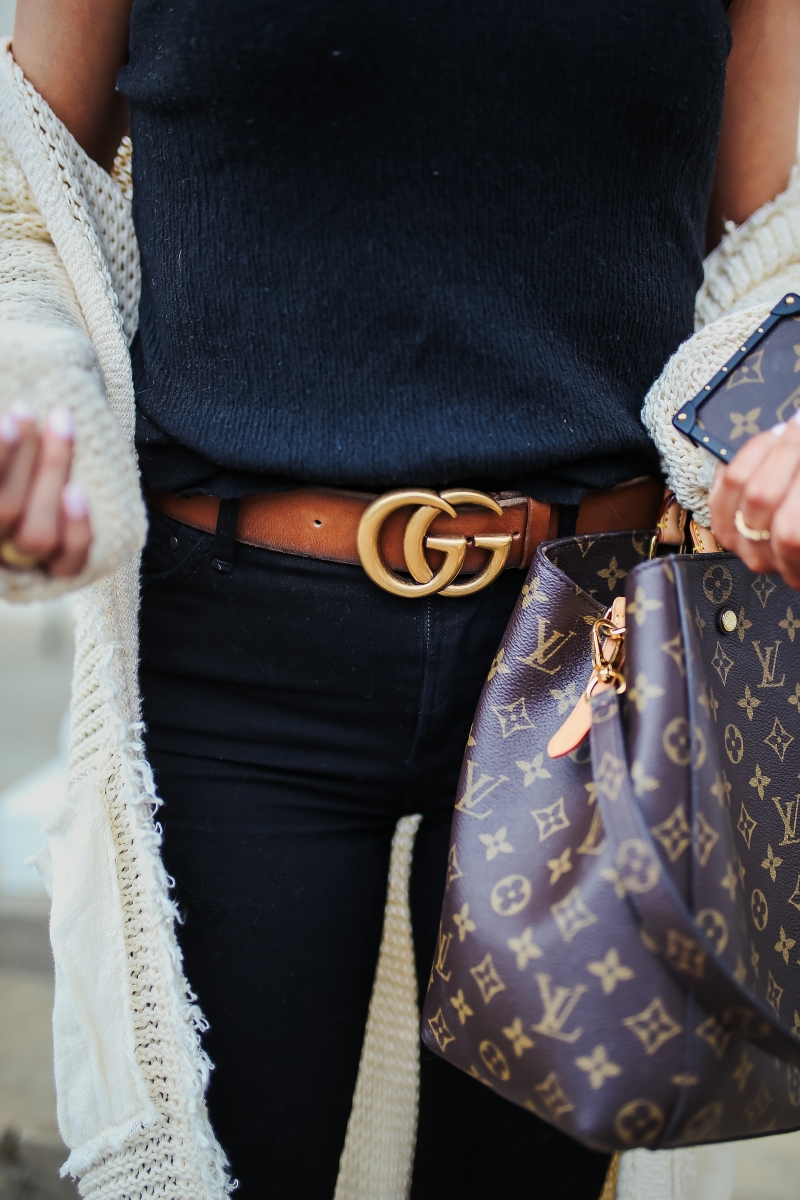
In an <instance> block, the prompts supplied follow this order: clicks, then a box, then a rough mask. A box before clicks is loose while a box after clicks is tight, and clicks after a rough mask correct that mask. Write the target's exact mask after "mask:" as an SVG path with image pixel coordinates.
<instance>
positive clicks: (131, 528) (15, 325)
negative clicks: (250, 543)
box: [0, 126, 146, 601]
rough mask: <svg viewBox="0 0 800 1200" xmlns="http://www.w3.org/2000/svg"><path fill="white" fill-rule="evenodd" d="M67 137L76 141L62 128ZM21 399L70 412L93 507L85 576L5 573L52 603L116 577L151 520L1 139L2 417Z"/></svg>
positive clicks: (7, 590) (84, 339)
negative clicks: (67, 593) (57, 597)
mask: <svg viewBox="0 0 800 1200" xmlns="http://www.w3.org/2000/svg"><path fill="white" fill-rule="evenodd" d="M62 134H63V135H66V136H67V137H68V136H69V135H68V134H67V133H66V130H64V129H63V126H62ZM99 170H100V169H99V168H96V172H99ZM107 178H108V177H106V179H107ZM108 182H109V185H110V184H111V181H110V180H109V181H108ZM114 186H116V185H114ZM119 321H120V325H122V324H123V318H122V316H120V318H119ZM16 402H24V403H25V404H27V405H28V406H29V407H30V408H32V409H33V410H34V412H35V413H36V415H37V418H38V419H39V421H40V422H41V421H42V420H43V419H44V418H45V417H46V415H47V414H48V413H49V412H50V410H51V409H52V408H54V407H55V406H56V405H63V406H66V407H67V408H69V409H70V410H71V411H72V413H73V415H74V418H75V431H76V432H75V453H74V462H73V471H72V477H73V479H74V480H75V481H76V482H77V483H79V484H81V485H82V486H83V488H84V490H85V492H86V494H87V497H88V502H89V514H90V519H91V524H92V534H93V540H92V547H91V551H90V554H89V560H88V563H87V565H86V567H85V569H84V570H83V572H82V573H81V574H80V576H78V577H76V578H74V579H69V580H63V579H59V580H53V579H49V578H48V576H47V575H46V573H45V572H44V571H41V570H33V571H24V572H20V571H12V570H8V569H4V568H0V595H2V596H4V597H5V598H6V599H8V600H15V601H24V600H32V599H47V598H50V597H53V596H55V595H58V594H59V593H61V592H64V591H68V590H71V589H75V588H79V587H82V586H84V585H85V584H87V583H90V582H92V581H93V580H96V579H98V578H100V577H102V576H104V575H107V574H110V573H111V572H113V571H114V570H115V569H116V568H117V567H118V566H119V565H120V564H121V563H123V562H124V561H125V560H126V559H128V558H130V557H132V556H133V555H135V554H136V553H137V551H138V550H139V549H140V547H141V545H142V543H143V541H144V536H145V530H146V521H145V514H144V506H143V503H142V498H141V493H140V489H139V481H138V471H137V467H136V463H135V458H134V454H133V448H132V444H131V431H130V430H128V431H123V429H122V428H121V427H120V423H119V421H118V419H117V417H116V416H115V415H114V414H113V413H112V412H111V410H110V408H109V404H108V400H107V395H106V386H105V381H104V376H103V372H102V370H101V366H100V362H99V359H98V354H97V351H96V349H95V346H94V345H93V342H92V340H91V339H90V337H89V334H88V331H87V324H86V320H85V316H84V313H83V311H82V309H81V305H80V303H79V301H78V298H77V295H76V292H75V288H74V287H73V284H72V282H71V280H70V277H69V275H68V274H67V271H66V269H65V267H64V264H63V261H62V259H61V256H60V254H59V252H58V250H57V249H56V247H55V245H54V243H53V239H52V237H51V234H50V232H49V231H48V228H47V225H46V224H45V221H44V218H43V217H42V215H41V213H40V211H39V208H38V206H37V204H36V201H35V199H34V195H33V192H32V189H31V187H30V185H29V183H28V180H27V179H26V177H25V174H24V173H23V171H22V168H21V167H20V164H19V162H18V160H17V158H16V156H15V155H14V153H13V152H12V150H11V147H10V145H9V143H8V141H7V140H6V138H5V137H3V136H2V135H0V411H5V410H6V409H8V408H10V407H11V406H12V405H13V404H14V403H16Z"/></svg>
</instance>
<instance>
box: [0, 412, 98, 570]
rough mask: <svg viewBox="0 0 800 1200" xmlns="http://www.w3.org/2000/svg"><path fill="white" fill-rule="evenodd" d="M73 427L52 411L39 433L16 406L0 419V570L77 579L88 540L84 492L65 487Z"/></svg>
mask: <svg viewBox="0 0 800 1200" xmlns="http://www.w3.org/2000/svg"><path fill="white" fill-rule="evenodd" d="M73 430H74V423H73V419H72V413H71V412H70V411H69V409H67V408H55V409H53V411H52V412H51V413H50V416H49V417H48V420H47V422H46V424H45V426H44V429H43V430H42V431H41V432H39V430H38V429H37V427H36V420H35V417H34V415H33V413H32V412H30V411H29V410H28V409H27V408H25V407H24V406H22V405H17V406H16V407H15V408H12V409H11V411H10V412H8V413H5V414H4V415H3V416H2V417H0V566H5V567H11V568H12V569H16V570H31V569H33V568H36V567H39V568H41V569H42V570H44V571H45V572H46V573H47V574H48V575H50V576H51V577H53V578H64V577H69V576H73V575H77V574H79V572H80V571H81V570H82V569H83V567H84V565H85V563H86V558H87V556H88V553H89V546H90V544H91V540H92V534H91V527H90V524H89V510H88V506H87V503H86V496H85V494H84V492H83V489H82V488H80V487H79V486H78V484H76V483H71V482H69V474H70V467H71V465H72V440H73Z"/></svg>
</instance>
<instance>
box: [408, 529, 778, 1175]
mask: <svg viewBox="0 0 800 1200" xmlns="http://www.w3.org/2000/svg"><path fill="white" fill-rule="evenodd" d="M648 548H649V537H648V535H647V534H644V533H643V534H639V535H637V534H634V535H630V534H626V535H622V534H607V535H600V536H598V537H594V538H573V539H565V540H562V541H558V542H552V543H549V544H546V545H544V546H542V547H540V549H539V551H538V552H537V555H536V558H535V560H534V563H533V565H532V567H531V571H530V574H529V576H528V580H527V583H526V585H525V587H524V589H523V594H522V596H521V599H520V602H519V604H518V605H517V609H516V611H515V614H514V617H513V618H512V621H511V623H510V625H509V627H508V630H507V632H506V635H505V638H504V641H503V644H502V645H501V647H500V649H499V651H498V653H497V656H496V658H495V660H494V663H493V664H492V668H491V671H490V674H489V678H488V680H487V683H486V686H485V688H484V692H483V695H482V698H481V702H480V705H479V707H478V711H477V714H476V717H475V723H474V726H473V729H472V733H471V735H470V739H469V744H468V747H467V751H466V755H465V759H464V767H463V771H462V776H461V782H460V787H459V793H458V799H457V803H456V806H455V814H454V821H453V833H452V843H451V850H450V857H449V864H448V872H447V883H446V886H447V890H446V895H445V901H444V907H443V910H442V919H441V926H440V931H439V938H438V945H437V951H436V957H435V960H434V963H433V966H432V969H431V976H430V985H429V988H428V993H427V996H426V999H425V1004H424V1013H423V1038H424V1040H425V1042H426V1044H427V1045H428V1046H429V1047H430V1048H431V1049H432V1050H434V1051H435V1052H437V1053H438V1054H440V1055H442V1056H443V1057H444V1058H445V1059H447V1060H448V1061H450V1062H451V1063H453V1064H455V1066H457V1067H460V1068H461V1069H462V1070H463V1071H466V1072H468V1073H469V1074H471V1075H473V1076H474V1077H475V1078H476V1080H480V1081H481V1082H482V1083H484V1084H486V1085H488V1086H490V1087H492V1088H494V1089H495V1090H496V1091H497V1092H498V1093H499V1094H501V1095H503V1096H505V1097H507V1098H508V1099H509V1100H512V1101H513V1102H514V1103H516V1104H519V1105H522V1106H524V1107H526V1108H528V1109H529V1110H530V1111H531V1112H533V1113H535V1114H537V1115H538V1116H540V1117H542V1118H544V1119H545V1120H547V1121H550V1122H551V1123H552V1124H554V1125H556V1126H558V1127H559V1128H560V1129H562V1130H564V1131H565V1132H566V1133H568V1134H571V1135H572V1136H574V1137H576V1138H578V1139H579V1140H580V1141H582V1142H584V1143H586V1144H587V1145H590V1146H593V1147H596V1148H599V1149H603V1150H607V1151H616V1150H627V1149H630V1148H631V1147H634V1146H648V1147H652V1148H655V1147H673V1146H682V1145H687V1144H692V1143H698V1142H710V1141H716V1140H723V1139H725V1140H727V1139H733V1138H741V1137H750V1136H753V1135H758V1134H764V1133H768V1132H776V1131H782V1130H789V1129H796V1128H800V821H798V815H799V814H800V782H799V777H800V774H799V773H800V636H798V633H800V596H798V594H797V593H796V592H794V591H792V590H791V589H790V588H789V587H788V586H787V585H786V584H784V583H783V582H782V581H781V580H780V579H779V578H777V577H772V576H765V575H759V576H755V575H753V574H751V573H750V572H749V571H748V570H747V568H746V567H745V566H744V565H743V563H742V562H741V561H740V560H739V559H738V558H736V557H735V556H733V555H730V554H725V553H713V554H705V553H698V554H693V555H692V554H682V555H674V556H672V557H669V558H653V559H652V560H649V559H648ZM615 599H616V600H617V603H616V604H613V602H614V601H615ZM623 599H624V603H623ZM612 605H613V608H612ZM623 611H624V612H625V618H624V621H623V620H622V619H621V613H622V612H623ZM593 648H594V657H593ZM590 681H591V686H590V688H589V692H590V720H591V731H590V734H589V736H588V737H584V738H583V739H582V740H580V739H581V737H582V730H581V729H580V728H579V726H580V722H581V719H582V718H581V716H580V710H579V709H577V706H578V705H579V704H585V703H586V702H585V701H582V700H581V696H582V695H585V692H586V688H587V683H588V682H590ZM625 687H626V690H625V691H624V694H621V693H622V691H623V689H624V688H625ZM573 710H576V711H577V716H576V717H574V718H572V725H571V726H565V725H564V722H565V720H567V719H568V718H570V715H571V713H572V711H573ZM586 724H587V728H588V724H589V722H588V721H587V723H586ZM572 726H574V728H573V727H572ZM562 727H563V728H564V729H565V730H566V731H567V733H569V737H567V741H566V744H559V741H558V739H556V740H555V742H553V743H552V744H551V750H552V751H553V752H554V753H556V754H557V755H558V756H557V757H552V756H551V755H550V754H549V753H548V744H550V743H551V739H553V737H554V735H555V734H557V733H559V731H560V730H562ZM575 730H577V733H576V732H575ZM573 735H574V736H573ZM561 742H562V743H563V742H564V735H562V737H561ZM565 751H568V752H565Z"/></svg>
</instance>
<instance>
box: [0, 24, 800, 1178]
mask: <svg viewBox="0 0 800 1200" xmlns="http://www.w3.org/2000/svg"><path fill="white" fill-rule="evenodd" d="M791 288H795V289H798V290H800V185H798V183H797V181H796V180H795V179H793V181H792V184H791V185H790V187H789V189H788V190H787V192H785V193H784V194H783V195H782V196H780V197H778V199H777V200H776V201H775V202H774V203H773V204H771V205H767V206H765V207H764V209H762V210H760V211H759V212H758V213H756V214H755V216H754V217H752V218H751V219H750V221H748V222H747V223H746V225H744V226H742V227H741V228H740V229H737V230H734V229H731V230H730V231H729V233H728V235H727V236H726V239H725V241H724V242H723V244H722V246H721V247H720V248H719V249H718V250H717V251H716V252H715V254H714V255H713V256H712V257H711V259H710V260H709V262H708V264H707V276H706V282H705V284H704V286H703V289H702V290H701V293H700V295H699V297H698V328H699V332H698V333H697V334H696V335H695V336H694V337H693V338H691V339H690V340H689V341H688V342H687V343H686V344H685V345H684V346H683V347H681V348H680V350H679V351H678V352H677V353H676V354H675V355H674V357H673V358H672V359H671V360H670V362H669V363H668V364H667V367H666V368H665V370H664V372H663V374H662V376H661V377H660V379H659V380H658V381H657V382H656V383H655V384H654V385H653V388H652V389H651V392H650V393H649V395H648V397H647V401H646V404H645V410H644V416H645V420H646V423H647V425H648V428H649V429H650V432H651V434H652V435H653V437H654V439H655V441H656V443H657V445H658V446H659V449H660V450H661V452H662V454H663V455H664V461H665V470H666V471H667V473H668V476H669V478H670V481H671V483H672V484H673V486H674V487H675V490H676V492H677V494H678V497H679V499H680V500H681V502H682V503H684V504H685V505H686V506H687V507H690V508H693V509H694V510H695V512H696V515H697V516H698V518H699V519H700V520H701V521H703V523H707V522H708V510H707V491H708V486H709V483H710V479H711V472H712V467H713V462H712V461H711V460H710V458H709V456H708V455H706V454H704V452H702V451H700V450H698V449H696V448H695V447H693V446H690V445H689V444H688V442H686V441H685V439H682V438H680V436H679V435H678V434H676V433H675V431H674V430H673V429H672V426H671V423H670V422H671V417H672V415H673V414H674V412H675V411H676V410H677V408H678V407H680V405H681V404H683V402H684V401H685V400H686V399H687V398H688V397H689V396H690V395H692V394H694V392H695V391H696V390H697V387H699V386H700V385H701V384H702V383H703V381H704V380H705V379H707V378H708V377H709V376H710V375H711V374H713V373H714V372H715V371H716V370H717V369H718V367H719V366H720V365H721V364H722V363H723V362H724V361H725V359H726V358H727V357H728V356H729V355H730V354H731V353H732V352H733V350H734V349H735V348H736V346H737V345H738V344H739V342H740V340H741V338H742V336H743V335H744V334H747V333H749V332H750V331H751V330H752V328H753V327H754V326H755V325H756V324H757V323H758V321H760V320H761V319H762V317H763V316H764V315H765V314H766V312H767V311H768V309H769V307H770V306H771V305H772V304H773V303H774V302H775V301H776V300H777V299H778V298H779V297H780V296H781V295H782V294H783V293H784V292H785V291H787V290H790V289H791ZM138 298H139V265H138V253H137V246H136V236H135V232H134V228H133V222H132V217H131V206H130V183H129V175H128V174H127V173H126V169H125V163H124V159H123V160H119V161H118V167H117V169H116V170H115V176H114V178H111V177H109V176H108V175H106V173H105V172H103V171H102V170H101V169H100V168H99V167H98V166H97V165H96V164H95V163H93V162H92V161H91V160H89V159H88V158H87V157H86V155H85V154H84V153H83V151H82V150H81V149H80V147H78V145H77V144H76V143H75V141H74V139H73V138H72V137H71V135H70V134H69V133H68V131H67V130H66V129H65V128H64V126H63V125H62V124H61V123H60V122H59V121H58V119H57V118H56V117H55V116H54V114H53V113H52V111H51V110H50V109H49V107H48V106H47V104H46V103H45V102H44V101H43V100H42V98H41V97H40V96H39V95H38V94H37V93H36V91H35V90H34V89H33V88H32V87H31V85H30V84H29V83H28V82H27V81H26V80H25V78H24V76H23V75H22V73H21V71H20V70H19V68H18V67H17V66H16V65H15V63H14V61H13V58H12V56H11V52H10V49H9V45H8V43H6V44H5V46H4V47H2V48H0V381H1V382H2V387H0V408H6V407H9V406H10V405H11V404H12V403H14V402H15V401H17V400H20V399H24V400H25V402H26V403H27V404H29V405H31V406H32V407H33V408H34V409H35V410H36V412H37V415H38V416H39V417H40V418H42V417H44V416H45V415H46V413H47V412H48V411H49V410H50V409H51V408H52V407H53V406H54V405H55V404H59V403H60V404H66V405H68V406H69V407H70V408H71V409H72V411H73V412H74V415H75V421H76V442H75V460H74V476H75V478H76V479H77V480H78V482H80V483H81V484H82V485H83V486H84V488H85V489H86V492H87V495H88V497H89V506H90V512H91V519H92V527H93V533H94V542H93V547H92V551H91V555H90V560H89V563H88V565H87V567H86V569H85V570H84V572H83V574H82V576H81V577H80V578H79V579H77V580H71V581H64V580H59V581H54V580H49V579H47V577H46V576H44V575H43V574H41V573H39V572H37V571H32V572H10V571H7V570H0V593H1V594H3V595H4V596H5V597H6V598H7V599H9V600H13V601H25V600H30V599H43V598H47V597H52V596H55V595H57V594H58V593H60V592H63V591H65V590H67V589H68V588H79V589H80V593H79V598H78V602H77V629H76V661H75V672H74V687H73V699H72V710H71V721H70V753H69V782H68V791H67V796H66V798H65V800H64V802H63V803H62V804H61V805H60V806H59V807H58V809H57V810H56V811H55V812H53V813H52V814H51V815H50V817H49V820H48V823H47V826H46V829H45V833H46V835H47V841H46V845H45V847H44V848H43V850H42V852H41V854H40V856H39V865H40V867H41V869H42V873H43V875H44V876H45V878H46V880H47V881H48V886H49V888H50V889H51V893H52V912H51V938H52V945H53V955H54V960H55V970H56V997H55V1011H54V1020H53V1026H54V1053H55V1074H56V1082H57V1089H58V1118H59V1127H60V1129H61V1133H62V1136H63V1138H64V1140H65V1142H66V1144H67V1146H68V1147H69V1151H70V1154H69V1158H68V1160H67V1163H66V1164H65V1170H66V1171H67V1172H70V1173H72V1174H73V1175H75V1176H77V1177H78V1178H79V1188H80V1191H81V1194H82V1195H83V1196H86V1197H93V1198H96V1200H144V1198H145V1197H164V1198H165V1200H166V1198H169V1200H172V1198H175V1200H223V1197H225V1196H226V1195H227V1194H228V1193H229V1191H230V1190H231V1183H230V1181H229V1178H228V1174H227V1170H226V1163H225V1157H224V1154H223V1152H222V1149H221V1148H220V1146H219V1144H218V1143H217V1141H216V1139H215V1136H214V1133H213V1130H212V1129H211V1127H210V1124H209V1121H208V1116H207V1113H206V1107H205V1101H204V1091H205V1085H206V1082H207V1078H208V1071H209V1068H210V1064H209V1062H208V1060H207V1058H206V1056H205V1054H204V1052H203V1050H202V1047H201V1044H200V1034H201V1032H202V1029H203V1018H202V1014H201V1012H200V1010H199V1008H198V1007H197V1005H196V1004H195V998H194V996H193V994H192V992H191V989H190V987H189V985H188V984H187V981H186V980H185V978H184V975H183V970H182V963H181V955H180V950H179V948H178V944H177V941H176V938H175V920H176V913H175V909H174V906H173V903H172V901H171V899H170V895H169V881H168V879H167V877H166V874H165V871H164V868H163V866H162V863H161V859H160V853H159V846H160V837H159V829H158V825H157V823H156V820H155V813H156V810H157V807H158V800H157V797H156V795H155V790H154V787H153V781H152V776H151V772H150V770H149V767H148V765H147V762H146V760H145V758H144V754H143V749H142V744H141V737H140V734H141V725H140V711H139V696H138V684H137V609H138V555H139V551H140V550H141V546H142V544H143V541H144V537H145V531H146V519H145V512H144V506H143V502H142V498H141V494H140V490H139V484H138V474H137V469H136V463H135V456H134V451H133V424H134V396H133V384H132V379H131V369H130V358H129V354H128V347H129V345H130V341H131V339H132V337H133V335H134V333H135V331H136V322H137V306H138ZM706 322H711V323H710V324H706ZM417 823H418V818H416V817H409V818H404V819H403V820H402V821H400V823H399V825H398V827H397V833H396V835H395V839H394V847H393V854H392V862H391V868H390V875H389V882H388V891H387V906H386V915H385V919H384V936H383V941H382V945H381V951H380V956H379V962H378V967H377V972H376V977H375V984H374V989H373V996H372V1002H371V1005H370V1014H369V1019H368V1024H367V1030H366V1036H365V1041H364V1047H363V1051H362V1059H361V1067H360V1071H359V1078H358V1083H357V1085H356V1092H355V1097H354V1105H353V1111H352V1114H351V1118H350V1123H349V1126H348V1132H347V1139H346V1144H345V1148H344V1151H343V1154H342V1160H341V1165H340V1172H339V1179H338V1183H337V1187H336V1193H335V1200H404V1197H405V1196H406V1195H407V1193H408V1186H409V1178H410V1167H411V1162H412V1159H413V1147H414V1135H415V1126H416V1099H417V1054H418V1050H417V1046H418V1022H419V1015H418V1009H417V998H416V985H415V976H414V963H413V951H412V944H411V931H410V919H409V911H408V899H407V891H408V875H409V868H410V861H411V854H412V849H413V839H414V833H415V831H416V826H417ZM309 1149H310V1152H313V1147H310V1148H309ZM726 1155H727V1151H726V1149H725V1148H724V1147H723V1148H721V1149H720V1148H714V1149H711V1150H706V1151H703V1152H702V1153H700V1152H696V1151H693V1150H681V1151H675V1152H656V1153H651V1152H648V1151H634V1152H631V1153H630V1154H627V1155H625V1156H624V1159H623V1164H622V1168H621V1171H620V1175H619V1182H618V1185H617V1195H618V1196H619V1200H693V1198H694V1197H698V1198H699V1197H700V1196H702V1197H703V1200H712V1198H718V1200H727V1196H728V1195H729V1190H730V1189H729V1188H728V1187H727V1184H726V1183H725V1180H726V1179H730V1170H729V1169H728V1168H726V1166H725V1163H726V1161H727V1159H726ZM531 1167H532V1172H533V1173H535V1169H536V1168H535V1163H532V1164H531ZM726 1188H727V1191H726ZM607 1190H608V1189H607ZM613 1190H614V1189H613V1188H611V1189H610V1190H609V1198H610V1200H611V1197H612V1194H613ZM276 1200H284V1198H282V1197H280V1198H276Z"/></svg>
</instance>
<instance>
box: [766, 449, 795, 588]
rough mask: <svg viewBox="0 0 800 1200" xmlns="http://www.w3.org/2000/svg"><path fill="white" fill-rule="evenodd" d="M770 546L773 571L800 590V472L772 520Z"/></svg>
mask: <svg viewBox="0 0 800 1200" xmlns="http://www.w3.org/2000/svg"><path fill="white" fill-rule="evenodd" d="M771 530H772V536H771V538H770V544H771V546H772V553H773V556H774V558H775V569H776V570H778V571H780V573H781V575H782V576H783V578H784V579H785V580H786V582H787V583H788V584H790V585H791V586H792V587H793V588H796V589H798V590H800V472H798V473H797V474H796V475H795V477H794V479H793V480H792V483H791V485H790V486H789V488H788V489H787V492H786V495H785V497H784V499H783V501H782V502H781V504H780V505H779V506H778V508H777V510H776V512H775V515H774V516H773V518H772V525H771Z"/></svg>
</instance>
